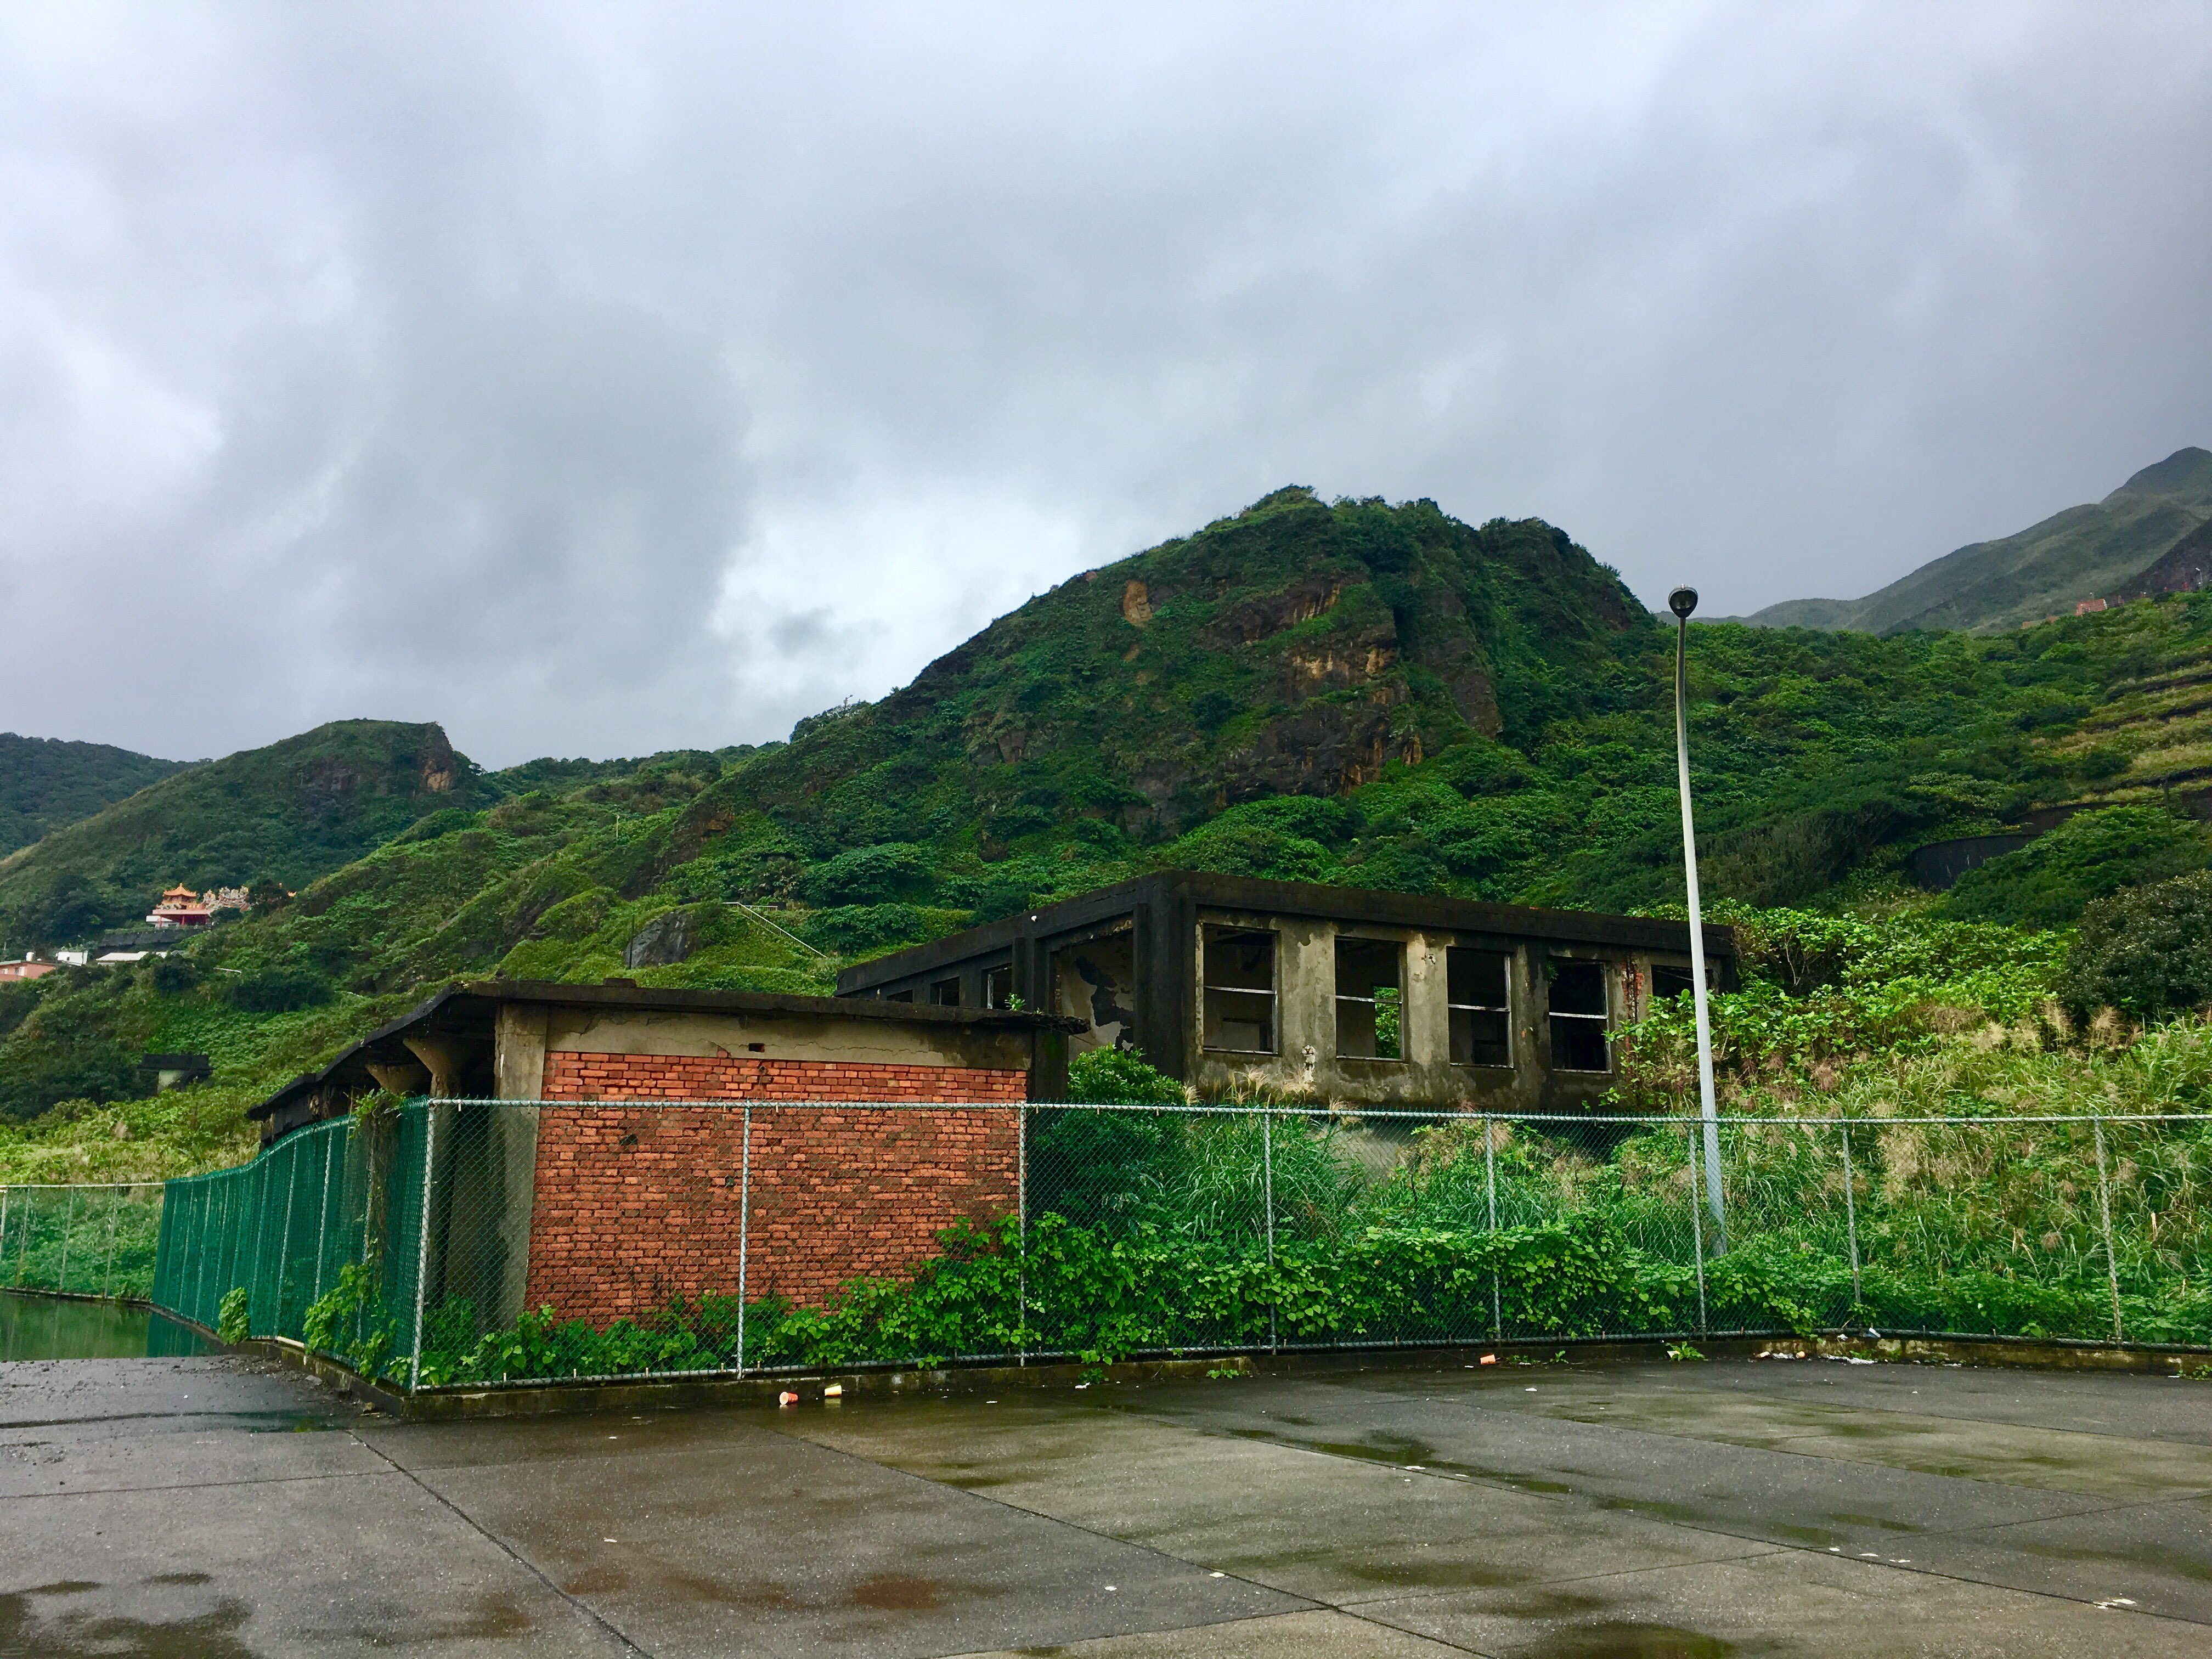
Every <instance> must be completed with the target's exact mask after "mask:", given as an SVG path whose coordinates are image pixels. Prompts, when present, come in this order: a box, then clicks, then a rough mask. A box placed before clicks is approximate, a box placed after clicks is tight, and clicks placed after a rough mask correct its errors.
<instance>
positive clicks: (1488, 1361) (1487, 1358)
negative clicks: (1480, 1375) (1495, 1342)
mask: <svg viewBox="0 0 2212 1659" xmlns="http://www.w3.org/2000/svg"><path fill="white" fill-rule="evenodd" d="M1477 1363H1479V1364H1485V1365H1495V1364H1497V1363H1498V1356H1497V1355H1496V1354H1494V1353H1486V1354H1485V1355H1483V1356H1482V1358H1481V1359H1480V1361H1479V1362H1477Z"/></svg>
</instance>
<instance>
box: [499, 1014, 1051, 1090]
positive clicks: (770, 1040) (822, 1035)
mask: <svg viewBox="0 0 2212 1659" xmlns="http://www.w3.org/2000/svg"><path fill="white" fill-rule="evenodd" d="M545 1012H546V1022H545V1050H546V1051H547V1052H553V1053H562V1052H567V1053H586V1054H669V1055H687V1056H694V1057H698V1058H712V1057H714V1056H715V1055H720V1056H722V1057H724V1058H726V1059H743V1058H744V1057H745V1056H747V1055H749V1054H750V1055H758V1056H761V1057H763V1058H766V1059H769V1060H840V1061H849V1062H852V1063H854V1064H865V1065H881V1066H973V1067H977V1068H980V1069H982V1070H986V1071H1014V1072H1027V1071H1028V1070H1029V1068H1030V1036H1029V1033H1027V1032H1026V1031H1022V1030H1011V1031H1009V1030H992V1029H989V1028H987V1027H981V1028H979V1027H975V1026H958V1025H920V1024H915V1025H903V1024H895V1023H893V1022H891V1021H888V1020H874V1019H868V1020H861V1019H837V1018H829V1017H816V1016H811V1015H804V1014H781V1013H777V1014H750V1013H747V1014H738V1013H689V1012H682V1013H662V1012H651V1011H646V1010H636V1009H627V1008H625V1009H617V1010H612V1011H602V1010H598V1009H581V1008H550V1009H547V1010H546V1011H545ZM530 1093H531V1094H532V1096H533V1097H534V1096H535V1095H536V1094H537V1093H538V1091H537V1089H535V1088H532V1090H531V1091H530Z"/></svg>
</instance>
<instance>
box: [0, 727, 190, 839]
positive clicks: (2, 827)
mask: <svg viewBox="0 0 2212 1659" xmlns="http://www.w3.org/2000/svg"><path fill="white" fill-rule="evenodd" d="M183 769H185V762H183V761H166V760H155V758H154V757H152V756H151V755H139V754H133V753H132V752H131V750H128V749H115V748H111V747H110V746H109V745H108V744H104V743H67V742H64V741H63V740H62V739H60V738H22V737H18V736H16V735H15V733H14V732H0V857H4V856H6V855H7V854H9V853H12V852H14V851H15V849H16V848H19V847H28V846H29V845H30V844H31V843H32V842H34V841H36V840H38V839H39V837H40V836H43V835H46V834H47V833H48V832H50V831H52V830H54V829H59V828H61V826H62V825H64V824H65V823H76V821H77V819H79V818H84V817H91V816H92V815H93V814H94V812H97V811H100V808H101V807H103V806H106V805H109V804H110V803H111V802H113V801H118V800H121V799H123V798H124V797H125V795H130V794H134V793H137V791H139V790H141V789H143V788H144V787H146V786H147V785H148V784H149V783H158V782H160V781H161V780H162V779H163V778H166V777H167V776H169V775H170V774H172V773H174V772H180V771H182V770H183Z"/></svg>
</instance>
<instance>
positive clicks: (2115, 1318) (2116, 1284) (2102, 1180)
mask: <svg viewBox="0 0 2212 1659" xmlns="http://www.w3.org/2000/svg"><path fill="white" fill-rule="evenodd" d="M2089 1127H2090V1128H2091V1129H2093V1131H2095V1133H2096V1136H2097V1207H2098V1208H2099V1209H2100V1211H2102V1212H2103V1213H2104V1221H2105V1280H2106V1284H2108V1285H2111V1287H2112V1340H2113V1341H2115V1342H2124V1341H2126V1340H2127V1337H2126V1336H2125V1334H2124V1333H2123V1332H2122V1330H2121V1327H2120V1264H2119V1259H2118V1257H2117V1256H2115V1255H2113V1254H2112V1182H2111V1181H2110V1179H2109V1178H2108V1177H2107V1176H2106V1174H2105V1120H2104V1116H2103V1115H2102V1114H2099V1115H2095V1116H2093V1117H2092V1118H2091V1119H2090V1120H2089Z"/></svg>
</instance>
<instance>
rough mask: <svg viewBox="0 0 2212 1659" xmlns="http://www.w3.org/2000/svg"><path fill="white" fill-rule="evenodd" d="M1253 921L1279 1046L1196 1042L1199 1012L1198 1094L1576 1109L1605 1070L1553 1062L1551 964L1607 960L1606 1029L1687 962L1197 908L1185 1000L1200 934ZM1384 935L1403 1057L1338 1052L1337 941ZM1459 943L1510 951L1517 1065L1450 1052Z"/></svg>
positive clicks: (1598, 1089) (1186, 1045) (1607, 1078)
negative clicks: (1272, 978) (1240, 1047)
mask: <svg viewBox="0 0 2212 1659" xmlns="http://www.w3.org/2000/svg"><path fill="white" fill-rule="evenodd" d="M1207 927H1247V928H1252V929H1255V930H1259V931H1265V932H1272V933H1274V934H1275V936H1276V947H1275V963H1276V967H1275V974H1276V1050H1277V1051H1276V1053H1275V1054H1272V1055H1265V1054H1230V1053H1222V1052H1217V1051H1213V1050H1209V1049H1206V1048H1202V1047H1200V1036H1201V1031H1202V1029H1203V1028H1202V1019H1200V1018H1194V1019H1193V1020H1192V1021H1191V1023H1190V1024H1189V1025H1188V1028H1187V1029H1186V1030H1184V1031H1183V1033H1182V1038H1183V1042H1182V1062H1183V1066H1184V1072H1183V1075H1184V1076H1185V1078H1186V1079H1189V1080H1191V1081H1193V1082H1194V1083H1196V1084H1197V1085H1198V1086H1199V1088H1200V1091H1204V1092H1209V1093H1210V1092H1216V1091H1228V1090H1230V1089H1232V1088H1234V1087H1235V1086H1237V1085H1238V1084H1240V1083H1252V1082H1257V1083H1260V1084H1262V1085H1266V1086H1267V1087H1270V1088H1273V1089H1276V1090H1280V1091H1285V1092H1287V1093H1291V1094H1296V1095H1300V1096H1309V1097H1312V1098H1315V1099H1317V1100H1322V1101H1328V1102H1336V1103H1344V1104H1347V1105H1364V1106H1372V1107H1400V1108H1406V1109H1424V1108H1459V1109H1478V1110H1482V1109H1486V1110H1494V1111H1545V1110H1555V1109H1573V1108H1576V1107H1579V1106H1581V1105H1583V1104H1584V1103H1587V1102H1589V1101H1590V1100H1593V1099H1595V1097H1598V1096H1600V1095H1601V1094H1603V1093H1604V1092H1605V1091H1606V1090H1607V1089H1608V1088H1610V1087H1611V1086H1612V1085H1613V1080H1614V1079H1613V1073H1609V1072H1605V1073H1595V1072H1583V1073H1577V1072H1559V1071H1555V1070H1553V1067H1552V1065H1551V1045H1550V1042H1549V1032H1548V1014H1549V1002H1548V996H1547V981H1546V976H1545V969H1546V965H1547V963H1548V962H1550V961H1552V960H1553V959H1558V960H1561V961H1594V962H1598V963H1603V964H1604V965H1605V968H1606V969H1607V972H1606V994H1607V1026H1608V1029H1615V1030H1617V1029H1618V1028H1619V1027H1620V1026H1621V1025H1622V1024H1626V1023H1627V1022H1628V1021H1630V1020H1632V1019H1634V1018H1641V1017H1642V1015H1643V1014H1644V1012H1645V1011H1646V1009H1647V1007H1648V1002H1649V995H1650V983H1651V967H1652V963H1653V962H1654V961H1655V959H1656V961H1659V962H1662V963H1677V962H1680V965H1682V966H1684V967H1686V966H1687V960H1686V958H1676V957H1668V956H1664V955H1661V956H1658V957H1656V958H1655V957H1654V956H1653V955H1652V954H1651V953H1649V952H1634V951H1618V950H1607V949H1605V948H1604V947H1601V946H1596V945H1579V944H1577V945H1554V944H1549V943H1542V944H1540V943H1536V942H1533V941H1529V940H1525V939H1522V940H1515V939H1499V938H1489V937H1483V936H1480V935H1474V934H1469V933H1462V932H1459V931H1456V930H1455V931H1450V932H1437V931H1431V930H1427V929H1421V928H1411V927H1405V928H1395V927H1376V926H1371V925H1367V924H1360V925H1357V926H1352V925H1346V924H1343V923H1339V922H1336V921H1327V920H1323V919H1320V918H1316V917H1310V916H1286V915H1268V914H1265V913H1261V912H1252V911H1235V910H1211V909H1207V910H1200V912H1199V913H1198V915H1197V917H1196V919H1195V929H1194V933H1193V936H1192V941H1191V948H1190V952H1189V955H1188V957H1187V958H1186V961H1187V962H1188V967H1187V969H1185V971H1186V974H1187V975H1188V994H1189V999H1190V1006H1192V1007H1193V1008H1194V1010H1201V1009H1202V1007H1203V1003H1204V997H1205V990H1204V965H1205V930H1206V928H1207ZM1340 938H1342V939H1381V940H1387V941H1389V942H1391V943H1393V944H1395V945H1398V946H1399V947H1400V949H1401V953H1402V954H1401V969H1400V971H1401V981H1400V985H1401V994H1402V1000H1401V1053H1402V1054H1403V1056H1404V1057H1403V1058H1402V1059H1399V1060H1370V1059H1364V1058H1358V1057H1352V1056H1345V1055H1340V1054H1338V1053H1337V1051H1336V1049H1337V1032H1336V941H1337V940H1338V939H1340ZM1455 945H1463V946H1470V947H1473V948H1475V949H1478V950H1487V951H1496V952H1498V953H1499V954H1502V955H1504V957H1506V959H1507V986H1508V995H1509V999H1510V1008H1511V1018H1510V1021H1509V1024H1508V1029H1509V1030H1510V1032H1511V1041H1512V1058H1513V1064H1512V1065H1511V1066H1510V1067H1505V1066H1455V1065H1454V1064H1453V1063H1452V1060H1451V1025H1450V1016H1449V1008H1448V1002H1449V995H1448V992H1449V987H1448V985H1447V981H1446V957H1445V952H1446V951H1448V950H1449V949H1450V948H1451V947H1453V946H1455Z"/></svg>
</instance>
